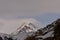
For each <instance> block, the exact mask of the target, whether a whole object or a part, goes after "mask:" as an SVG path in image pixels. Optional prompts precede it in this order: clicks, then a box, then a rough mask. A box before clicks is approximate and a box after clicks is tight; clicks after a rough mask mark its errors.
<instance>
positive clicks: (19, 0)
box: [0, 0, 60, 18]
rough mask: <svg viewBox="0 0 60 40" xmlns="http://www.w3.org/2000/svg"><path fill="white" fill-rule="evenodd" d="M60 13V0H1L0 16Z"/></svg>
mask: <svg viewBox="0 0 60 40" xmlns="http://www.w3.org/2000/svg"><path fill="white" fill-rule="evenodd" d="M46 12H52V13H60V0H37V1H36V0H10V1H9V0H0V18H12V17H17V16H21V17H24V16H37V15H41V14H45V13H46Z"/></svg>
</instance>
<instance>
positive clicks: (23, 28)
mask: <svg viewBox="0 0 60 40" xmlns="http://www.w3.org/2000/svg"><path fill="white" fill-rule="evenodd" d="M21 23H22V24H21V25H20V26H19V27H18V28H17V29H16V30H15V31H14V32H12V34H15V35H16V34H18V33H20V32H35V31H37V29H39V28H40V27H41V26H42V24H41V23H39V22H38V21H37V20H35V19H25V20H22V21H21ZM40 24H41V25H40Z"/></svg>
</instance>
